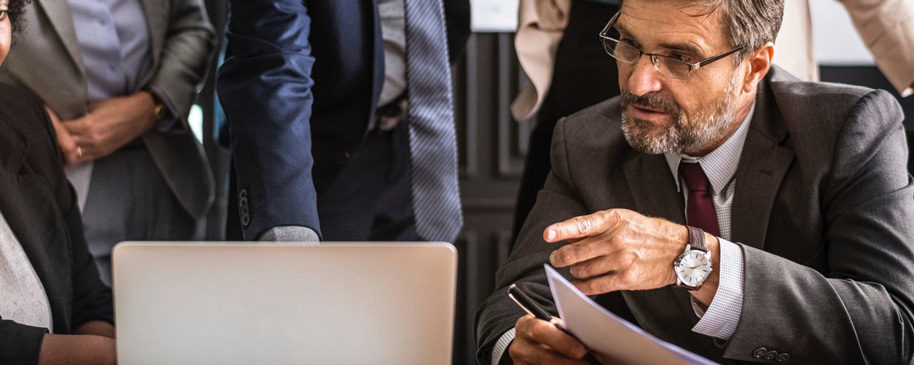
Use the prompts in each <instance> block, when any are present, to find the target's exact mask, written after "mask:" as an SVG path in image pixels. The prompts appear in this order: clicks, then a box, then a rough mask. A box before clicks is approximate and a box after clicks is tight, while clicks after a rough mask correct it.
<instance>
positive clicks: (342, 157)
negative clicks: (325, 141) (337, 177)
mask: <svg viewBox="0 0 914 365" xmlns="http://www.w3.org/2000/svg"><path fill="white" fill-rule="evenodd" d="M334 160H335V161H336V164H337V165H340V166H346V164H347V163H349V152H339V153H337V154H336V156H335V157H334Z"/></svg>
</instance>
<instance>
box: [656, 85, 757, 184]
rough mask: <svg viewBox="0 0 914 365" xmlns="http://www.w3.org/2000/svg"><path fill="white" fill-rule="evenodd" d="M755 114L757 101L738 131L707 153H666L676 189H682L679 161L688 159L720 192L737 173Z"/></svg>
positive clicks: (664, 155)
mask: <svg viewBox="0 0 914 365" xmlns="http://www.w3.org/2000/svg"><path fill="white" fill-rule="evenodd" d="M753 114H755V102H753V103H752V107H751V108H749V113H748V114H747V115H746V119H743V123H742V124H741V125H740V126H739V128H737V129H736V132H734V133H733V135H731V136H730V138H728V139H727V141H726V142H724V144H722V145H720V147H717V148H716V149H714V151H711V152H710V153H708V154H707V155H704V156H702V157H693V156H689V155H686V154H682V153H664V154H663V157H665V158H666V163H667V164H668V165H669V167H670V172H672V173H673V180H674V181H676V191H682V188H681V187H680V185H679V163H680V162H681V161H682V160H686V161H689V162H697V163H698V164H699V165H701V168H702V170H704V172H705V175H707V176H708V180H709V181H710V182H711V187H712V188H713V189H714V194H720V193H721V191H723V190H724V188H725V187H726V186H727V183H729V182H730V180H731V179H732V178H733V175H734V174H736V168H737V167H739V158H740V156H741V155H742V152H743V146H744V145H745V144H746V136H748V135H749V123H750V121H751V120H752V115H753Z"/></svg>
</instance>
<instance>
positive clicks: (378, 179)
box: [226, 122, 421, 241]
mask: <svg viewBox="0 0 914 365" xmlns="http://www.w3.org/2000/svg"><path fill="white" fill-rule="evenodd" d="M409 166H410V156H409V128H408V126H407V125H406V123H404V122H401V123H400V124H398V125H397V126H396V127H395V128H394V129H393V130H391V131H386V132H385V131H372V132H369V134H368V136H367V137H366V140H365V142H364V143H363V144H362V147H361V148H360V149H359V150H358V151H357V152H356V153H355V154H353V155H352V156H350V158H349V160H348V161H347V162H346V167H345V168H343V170H342V172H341V173H340V174H339V175H338V176H337V177H336V179H335V180H334V182H333V183H332V184H331V185H330V187H329V188H328V189H327V190H326V191H323V192H318V202H317V210H318V215H319V216H320V222H321V234H322V236H323V237H322V238H323V240H324V241H420V240H421V239H420V238H419V235H418V234H417V233H416V227H415V226H416V223H415V218H414V217H413V209H412V193H411V191H410V173H409V171H410V170H409ZM236 191H237V188H236V186H235V179H234V170H233V172H232V179H231V182H230V186H229V192H230V193H229V214H228V222H227V225H226V236H227V239H229V240H242V239H243V237H242V234H241V225H240V224H241V223H240V220H239V218H238V203H237V196H236V195H237V193H236ZM250 239H254V238H253V237H252V238H250Z"/></svg>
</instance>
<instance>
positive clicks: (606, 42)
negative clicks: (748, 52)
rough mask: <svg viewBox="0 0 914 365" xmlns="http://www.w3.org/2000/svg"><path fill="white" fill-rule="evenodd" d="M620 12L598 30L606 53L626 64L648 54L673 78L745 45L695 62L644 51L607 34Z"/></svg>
mask: <svg viewBox="0 0 914 365" xmlns="http://www.w3.org/2000/svg"><path fill="white" fill-rule="evenodd" d="M620 13H621V11H620V12H617V13H616V15H613V17H612V19H610V20H609V23H606V27H604V28H603V31H602V32H600V40H601V41H603V49H605V50H606V53H608V54H609V55H610V56H612V58H615V59H617V60H619V61H620V62H623V63H628V64H634V63H637V62H638V60H639V59H641V56H650V57H651V64H653V65H654V68H655V69H657V72H660V74H662V75H665V76H669V77H672V78H674V79H680V80H685V79H688V78H689V75H691V74H692V71H695V70H697V69H699V68H700V67H703V66H707V65H709V64H711V63H713V62H715V61H718V60H720V59H722V58H724V57H727V56H729V55H731V54H734V53H736V52H737V51H739V50H741V49H743V48H745V45H741V46H739V47H736V48H734V49H731V50H729V51H727V52H724V53H722V54H719V55H717V56H714V57H710V58H706V59H704V60H701V61H698V62H696V63H689V62H687V60H686V59H684V58H687V57H686V56H682V55H670V56H667V55H662V54H656V53H644V52H643V51H642V50H640V49H639V48H638V47H637V46H636V45H634V44H631V43H630V42H628V41H627V40H624V41H620V40H618V39H614V38H612V37H610V36H609V31H610V29H612V26H613V25H614V24H616V20H618V19H619V14H620Z"/></svg>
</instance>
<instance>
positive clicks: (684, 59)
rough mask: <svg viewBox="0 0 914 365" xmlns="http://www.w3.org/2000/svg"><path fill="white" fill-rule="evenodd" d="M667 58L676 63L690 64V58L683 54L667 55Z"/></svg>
mask: <svg viewBox="0 0 914 365" xmlns="http://www.w3.org/2000/svg"><path fill="white" fill-rule="evenodd" d="M669 57H670V58H672V59H674V60H676V61H682V62H686V63H689V62H692V58H691V57H689V56H686V55H683V54H679V53H672V54H670V55H669Z"/></svg>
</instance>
